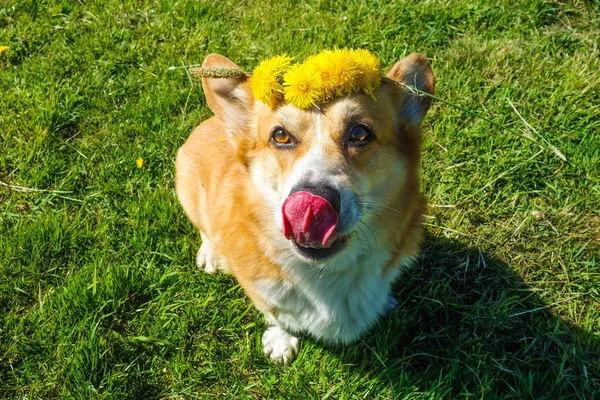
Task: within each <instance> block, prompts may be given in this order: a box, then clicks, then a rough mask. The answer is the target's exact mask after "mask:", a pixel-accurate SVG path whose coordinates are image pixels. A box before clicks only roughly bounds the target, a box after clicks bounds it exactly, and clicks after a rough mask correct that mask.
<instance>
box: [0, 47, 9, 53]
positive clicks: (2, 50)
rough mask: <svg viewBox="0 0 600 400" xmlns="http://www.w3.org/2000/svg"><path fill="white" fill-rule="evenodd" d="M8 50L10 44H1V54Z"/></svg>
mask: <svg viewBox="0 0 600 400" xmlns="http://www.w3.org/2000/svg"><path fill="white" fill-rule="evenodd" d="M7 51H8V46H0V54H2V53H6V52H7Z"/></svg>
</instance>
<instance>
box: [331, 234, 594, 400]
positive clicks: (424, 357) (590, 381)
mask: <svg viewBox="0 0 600 400" xmlns="http://www.w3.org/2000/svg"><path fill="white" fill-rule="evenodd" d="M396 295H397V298H398V300H399V302H400V306H399V308H398V309H397V310H395V311H394V312H393V313H392V314H391V315H389V316H388V317H386V318H384V319H383V320H382V321H381V322H380V323H379V324H378V325H377V326H376V327H375V329H374V330H373V331H372V332H371V334H370V336H369V335H368V336H367V337H366V338H364V339H363V341H362V345H358V346H351V347H345V348H341V349H338V351H339V353H338V354H339V356H340V358H341V361H342V362H343V363H344V365H345V366H346V367H347V368H352V369H353V370H355V371H356V369H357V368H358V369H359V370H362V372H364V374H365V375H368V376H369V377H370V378H372V379H370V380H369V379H366V380H365V382H369V381H371V382H373V381H375V382H377V384H378V385H383V386H384V387H385V388H386V389H387V390H388V391H389V392H390V393H391V394H392V393H393V395H394V397H400V398H401V397H403V396H404V395H408V394H409V393H415V392H427V393H429V394H430V395H432V397H431V398H456V397H459V398H464V397H471V396H473V397H475V398H518V399H522V398H535V399H540V398H551V399H562V398H574V399H577V398H581V399H591V398H596V397H597V398H600V341H599V340H598V338H597V337H594V336H593V335H592V334H591V333H589V332H585V331H584V330H582V329H581V328H579V327H576V326H574V325H572V324H569V323H567V322H565V321H564V320H563V319H561V318H560V317H558V316H556V315H553V314H552V312H551V311H550V307H548V304H546V303H544V302H543V301H541V299H540V297H539V296H538V294H537V292H536V290H535V288H532V287H528V285H526V284H525V283H524V282H523V280H522V279H520V278H519V277H518V276H517V275H516V274H515V273H514V272H512V270H511V268H510V267H509V266H508V265H506V264H505V263H503V262H502V261H500V260H498V259H496V258H494V257H491V256H489V255H486V254H483V253H481V252H480V251H479V250H478V249H473V248H467V247H465V246H463V245H461V244H460V243H459V242H456V241H452V240H449V239H446V238H439V237H433V236H431V235H429V236H428V237H427V238H426V241H425V243H424V246H423V254H422V256H421V257H420V259H419V260H418V262H417V264H416V265H415V267H414V268H413V269H411V270H409V271H407V272H406V273H405V274H404V275H403V276H402V277H401V278H400V279H399V281H398V284H397V286H396ZM336 352H337V351H336Z"/></svg>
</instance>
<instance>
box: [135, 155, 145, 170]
mask: <svg viewBox="0 0 600 400" xmlns="http://www.w3.org/2000/svg"><path fill="white" fill-rule="evenodd" d="M135 163H136V164H137V167H138V168H142V167H143V166H144V159H143V158H142V157H140V158H138V159H137V161H136V162H135Z"/></svg>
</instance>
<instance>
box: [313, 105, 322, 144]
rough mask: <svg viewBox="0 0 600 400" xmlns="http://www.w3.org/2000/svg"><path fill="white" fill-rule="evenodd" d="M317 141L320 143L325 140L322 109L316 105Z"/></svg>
mask: <svg viewBox="0 0 600 400" xmlns="http://www.w3.org/2000/svg"><path fill="white" fill-rule="evenodd" d="M314 113H315V115H316V118H315V143H316V144H320V143H321V142H322V141H323V131H322V129H321V110H319V109H318V108H317V107H315V111H314Z"/></svg>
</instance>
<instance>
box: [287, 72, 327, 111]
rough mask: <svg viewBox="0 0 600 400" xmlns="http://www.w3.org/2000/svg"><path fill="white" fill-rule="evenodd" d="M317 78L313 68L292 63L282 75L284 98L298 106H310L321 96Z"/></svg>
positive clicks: (304, 107)
mask: <svg viewBox="0 0 600 400" xmlns="http://www.w3.org/2000/svg"><path fill="white" fill-rule="evenodd" d="M319 80H320V77H319V74H318V71H317V70H315V69H314V68H306V67H305V66H304V64H299V65H294V66H293V67H292V68H290V70H289V71H288V72H287V73H286V74H285V76H284V77H283V85H284V86H285V100H286V101H287V102H288V103H290V104H291V105H293V106H296V107H298V108H303V109H306V108H310V107H311V106H313V105H314V104H315V103H316V102H317V101H318V100H319V99H320V98H321V88H320V86H319Z"/></svg>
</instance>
